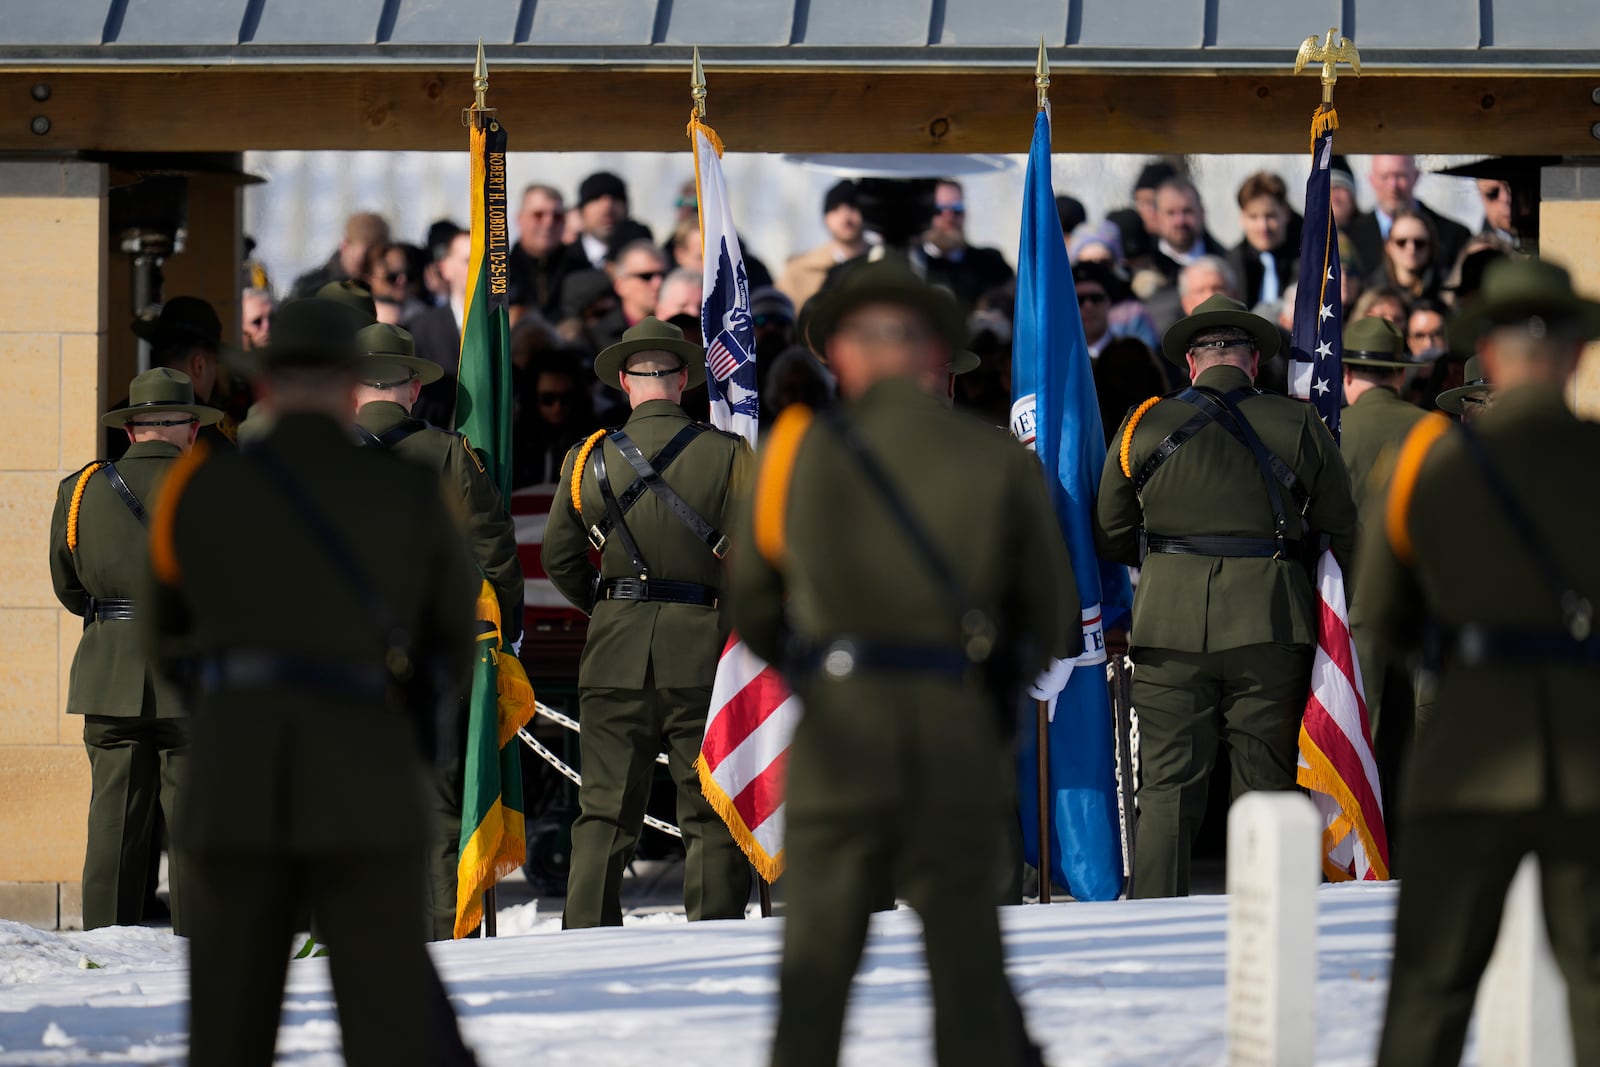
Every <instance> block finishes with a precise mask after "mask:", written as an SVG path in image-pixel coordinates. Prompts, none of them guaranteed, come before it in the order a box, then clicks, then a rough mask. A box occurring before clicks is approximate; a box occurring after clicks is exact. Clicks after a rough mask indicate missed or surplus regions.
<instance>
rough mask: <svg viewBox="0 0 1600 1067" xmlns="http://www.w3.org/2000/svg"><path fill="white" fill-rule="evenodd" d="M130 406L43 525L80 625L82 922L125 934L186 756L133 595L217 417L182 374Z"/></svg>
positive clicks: (66, 602) (76, 696) (177, 895)
mask: <svg viewBox="0 0 1600 1067" xmlns="http://www.w3.org/2000/svg"><path fill="white" fill-rule="evenodd" d="M128 397H129V400H128V402H127V403H126V404H124V405H121V406H119V407H117V408H116V409H114V410H112V411H110V412H107V413H106V415H105V416H104V417H103V418H102V419H101V420H100V421H101V423H102V424H104V425H105V426H108V427H116V428H117V429H119V430H120V431H121V432H122V433H123V434H124V436H125V437H126V438H127V440H128V442H129V444H128V449H127V452H126V453H125V454H124V455H123V456H122V457H121V458H120V459H118V460H116V461H115V462H109V463H108V462H95V463H90V464H88V465H87V466H85V467H84V468H83V469H82V470H80V471H78V472H77V473H76V474H73V475H70V476H68V477H66V478H64V479H62V481H61V485H60V486H59V487H58V488H57V490H56V508H55V514H54V515H53V516H52V517H51V520H50V576H51V579H52V581H53V583H54V585H55V590H56V598H57V599H58V600H60V601H61V604H62V606H63V607H65V608H66V609H67V610H68V611H70V612H72V613H73V614H74V615H81V616H82V617H83V638H82V640H81V641H79V642H78V651H77V652H76V653H75V654H74V655H73V657H72V682H71V685H70V687H69V688H68V690H67V714H69V715H82V716H83V744H84V747H85V748H86V749H88V751H89V771H90V775H91V778H92V782H93V785H92V788H91V791H90V794H89V847H88V852H87V855H86V856H85V859H84V864H83V925H84V929H86V930H93V929H96V928H97V927H101V926H132V925H134V924H136V923H138V922H139V921H140V920H141V919H143V918H145V915H144V914H143V908H144V904H145V900H146V896H147V892H146V891H147V887H148V885H149V875H150V874H151V873H152V872H151V871H150V870H149V864H150V863H151V862H153V861H154V859H155V857H156V855H157V853H155V852H154V850H152V848H151V839H152V836H153V835H154V833H155V830H156V822H157V819H158V814H157V809H158V807H159V810H160V815H161V816H164V817H165V818H166V821H167V825H168V826H169V827H171V826H172V825H173V823H174V820H175V817H176V802H177V797H178V792H179V789H180V788H181V783H182V780H183V769H184V766H185V763H186V762H187V760H188V755H189V723H188V720H187V719H186V718H184V716H183V708H182V706H181V702H180V700H179V695H178V693H177V691H176V690H175V689H174V688H173V687H172V685H171V684H170V683H169V682H168V681H167V680H166V679H165V678H164V677H163V676H161V674H160V673H158V672H157V671H155V670H152V669H151V667H150V664H149V663H148V662H147V660H146V659H145V656H144V653H143V650H142V649H141V648H140V646H139V635H138V628H137V627H135V626H134V625H133V620H134V618H135V617H136V616H137V613H138V610H139V609H138V602H137V597H138V593H139V587H140V585H141V584H142V583H143V580H144V574H145V570H146V568H147V567H148V565H149V564H148V560H147V556H146V552H145V525H146V524H147V523H148V521H149V518H148V516H149V512H150V509H151V508H152V507H153V506H154V501H155V495H156V490H157V489H158V487H159V485H160V481H161V479H162V478H163V477H164V476H165V475H166V473H167V470H168V468H170V467H171V466H172V463H173V461H174V460H176V459H177V458H178V457H179V456H180V455H182V454H183V453H184V452H186V451H187V450H188V449H189V448H190V447H191V446H193V444H194V442H195V438H196V435H197V434H198V433H199V432H200V429H201V427H202V426H213V425H215V424H216V422H217V420H218V419H220V418H221V417H222V412H220V411H218V410H216V409H215V408H211V407H206V406H205V405H203V404H196V403H195V399H194V388H193V386H192V385H191V384H190V381H189V378H188V376H187V375H185V374H182V373H180V372H178V371H175V370H171V369H169V368H167V367H156V368H153V369H151V370H148V371H145V372H144V373H143V374H141V375H139V376H138V377H137V378H135V379H134V380H133V383H132V384H131V385H130V386H129V387H128ZM182 882H183V864H182V863H181V861H180V859H179V857H178V856H177V855H174V856H173V857H172V863H171V864H170V868H169V870H168V883H169V885H170V887H171V890H172V905H171V906H172V926H173V929H174V930H175V931H176V932H178V933H184V932H185V928H184V925H183V921H182V915H181V913H180V910H179V907H180V899H181V888H182Z"/></svg>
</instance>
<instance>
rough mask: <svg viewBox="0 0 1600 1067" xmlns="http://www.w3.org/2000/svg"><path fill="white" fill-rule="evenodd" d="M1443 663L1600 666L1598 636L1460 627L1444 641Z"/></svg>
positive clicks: (1551, 631) (1550, 631)
mask: <svg viewBox="0 0 1600 1067" xmlns="http://www.w3.org/2000/svg"><path fill="white" fill-rule="evenodd" d="M1445 647H1446V662H1448V663H1456V664H1459V665H1461V666H1463V667H1478V666H1482V665H1484V664H1495V663H1503V664H1508V665H1511V664H1529V663H1539V664H1547V665H1549V664H1569V665H1574V666H1587V667H1600V639H1596V638H1594V637H1589V638H1586V639H1584V640H1581V641H1580V640H1578V639H1577V638H1575V637H1573V636H1572V635H1571V634H1564V633H1561V632H1560V631H1559V630H1549V631H1545V630H1492V629H1489V628H1488V627H1484V626H1463V627H1462V628H1461V629H1459V630H1457V631H1455V633H1454V636H1453V639H1451V640H1449V641H1448V642H1447V644H1446V646H1445Z"/></svg>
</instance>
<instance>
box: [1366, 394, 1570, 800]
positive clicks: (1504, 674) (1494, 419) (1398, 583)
mask: <svg viewBox="0 0 1600 1067" xmlns="http://www.w3.org/2000/svg"><path fill="white" fill-rule="evenodd" d="M1473 427H1474V428H1475V429H1476V430H1477V431H1478V433H1479V435H1480V436H1481V438H1482V440H1483V443H1484V446H1485V448H1486V449H1487V450H1488V452H1489V454H1490V456H1491V457H1492V458H1493V461H1494V462H1495V464H1496V470H1498V471H1499V472H1500V476H1501V477H1502V478H1503V479H1504V480H1505V481H1507V482H1508V483H1509V484H1510V485H1511V487H1512V492H1513V493H1514V494H1515V497H1516V499H1517V501H1518V502H1519V503H1520V504H1521V505H1522V507H1523V508H1524V509H1525V511H1526V513H1527V514H1528V516H1529V517H1530V519H1531V520H1532V523H1533V525H1534V528H1535V529H1536V530H1537V531H1538V532H1539V535H1540V536H1541V537H1542V538H1543V540H1544V542H1545V544H1546V545H1547V546H1548V548H1549V550H1550V552H1551V553H1552V554H1553V555H1554V556H1555V558H1556V560H1558V561H1559V564H1560V566H1561V568H1562V570H1563V571H1564V572H1565V573H1566V576H1567V578H1568V580H1570V581H1572V582H1574V583H1576V584H1577V588H1578V590H1579V591H1580V592H1582V593H1583V594H1585V595H1586V596H1588V597H1590V598H1594V597H1596V596H1597V595H1600V553H1596V552H1595V545H1596V543H1597V542H1600V500H1597V499H1596V498H1595V496H1594V495H1593V494H1592V493H1588V492H1584V491H1582V490H1581V488H1580V487H1579V486H1577V485H1575V483H1574V481H1573V478H1574V475H1575V473H1576V472H1586V471H1590V470H1593V469H1595V468H1596V467H1597V466H1600V425H1596V424H1595V423H1592V422H1585V421H1582V420H1580V419H1578V418H1576V417H1575V416H1574V415H1573V414H1572V412H1571V410H1570V409H1569V408H1568V407H1567V406H1566V404H1565V402H1564V401H1563V400H1562V396H1561V392H1560V391H1559V390H1558V389H1555V388H1550V387H1542V386H1525V387H1522V388H1518V389H1514V390H1507V391H1506V392H1504V393H1500V394H1497V395H1496V397H1495V404H1494V407H1493V408H1491V409H1490V410H1489V411H1488V412H1487V413H1485V414H1484V415H1483V416H1482V417H1480V418H1479V419H1478V420H1477V421H1476V422H1474V423H1473ZM1459 433H1460V431H1459V430H1454V429H1452V430H1451V431H1449V432H1448V433H1447V434H1446V435H1445V437H1444V438H1443V439H1441V440H1439V441H1438V442H1437V443H1435V444H1434V446H1433V447H1432V448H1431V449H1430V450H1429V451H1428V453H1427V458H1426V460H1425V461H1424V463H1423V464H1422V467H1421V470H1420V472H1419V474H1418V477H1417V480H1416V487H1415V492H1414V493H1413V494H1412V495H1411V497H1410V502H1409V506H1408V507H1406V508H1404V510H1403V515H1404V516H1405V518H1404V522H1403V528H1404V529H1405V531H1406V532H1407V534H1408V536H1409V538H1410V541H1411V544H1412V546H1414V547H1413V549H1412V551H1411V552H1409V553H1407V555H1406V558H1405V559H1402V558H1400V557H1399V556H1398V555H1397V554H1396V550H1395V546H1394V545H1393V544H1391V543H1390V536H1389V531H1388V530H1387V529H1386V527H1387V526H1388V522H1387V521H1383V522H1369V523H1368V524H1367V526H1366V529H1365V531H1364V537H1365V540H1364V541H1363V543H1362V552H1363V555H1362V565H1361V577H1360V581H1359V585H1358V588H1357V600H1358V601H1360V602H1361V603H1363V604H1364V605H1365V607H1366V617H1367V620H1368V622H1369V624H1370V625H1372V626H1373V627H1374V628H1375V630H1376V636H1377V638H1378V639H1379V640H1381V641H1384V642H1387V643H1389V644H1391V645H1393V646H1395V647H1396V648H1397V649H1400V650H1412V649H1415V648H1417V647H1419V645H1420V642H1421V638H1422V633H1423V629H1422V628H1423V624H1424V622H1425V621H1426V620H1427V619H1428V617H1429V616H1432V617H1433V618H1434V619H1437V620H1439V621H1440V622H1441V623H1443V624H1444V625H1445V626H1447V627H1459V626H1464V625H1468V624H1478V625H1482V626H1485V627H1490V628H1511V629H1524V630H1541V631H1548V632H1552V633H1560V632H1562V631H1563V625H1562V616H1561V611H1560V608H1559V606H1558V598H1557V593H1556V591H1555V590H1553V589H1552V588H1551V587H1550V584H1549V582H1548V581H1547V580H1546V579H1545V578H1544V576H1543V573H1542V572H1541V571H1540V569H1539V568H1538V566H1537V565H1536V564H1535V562H1534V557H1533V555H1532V553H1531V552H1529V551H1528V549H1527V548H1526V547H1525V546H1524V544H1523V542H1522V540H1521V538H1519V537H1518V536H1517V535H1516V533H1515V532H1514V531H1513V529H1512V527H1511V526H1510V524H1509V523H1508V522H1507V521H1506V519H1505V518H1504V516H1503V514H1502V509H1501V507H1500V506H1499V504H1497V503H1496V500H1495V497H1494V496H1493V495H1492V494H1491V492H1490V490H1489V488H1488V485H1487V484H1486V483H1485V482H1484V480H1483V476H1482V474H1481V473H1479V471H1478V469H1477V466H1476V464H1475V463H1474V461H1473V459H1472V457H1471V456H1470V455H1469V454H1468V452H1467V451H1466V446H1465V445H1463V444H1462V442H1461V440H1460V436H1459ZM1402 463H1403V460H1402ZM1401 480H1402V479H1401V478H1400V476H1399V474H1398V473H1397V475H1396V487H1395V488H1396V489H1399V488H1400V484H1399V483H1400V482H1401ZM1386 512H1387V508H1386ZM1386 520H1387V514H1386ZM1596 678H1597V676H1596V674H1595V672H1594V668H1592V667H1582V666H1565V665H1554V664H1549V663H1503V662H1502V663H1490V664H1483V665H1479V666H1475V667H1463V666H1460V665H1459V664H1457V665H1451V664H1449V663H1448V662H1447V663H1446V666H1445V667H1444V670H1443V673H1442V675H1441V677H1440V679H1439V690H1438V696H1437V699H1436V702H1435V706H1434V712H1433V718H1432V719H1431V720H1430V721H1429V722H1428V724H1427V726H1426V727H1425V728H1423V729H1421V730H1419V731H1418V735H1417V741H1416V747H1415V748H1414V749H1413V751H1412V756H1411V774H1412V778H1411V780H1410V782H1409V784H1408V786H1407V788H1406V790H1405V792H1404V794H1403V795H1404V798H1405V801H1406V806H1407V809H1408V810H1410V811H1412V812H1424V811H1426V812H1435V811H1463V810H1480V811H1499V812H1506V811H1531V810H1533V809H1536V808H1538V807H1539V806H1540V805H1541V804H1544V803H1550V804H1552V805H1554V806H1556V807H1558V808H1562V809H1565V810H1568V811H1582V812H1588V813H1593V812H1596V811H1600V772H1597V770H1596V768H1600V715H1597V714H1596V713H1595V707H1596V703H1597V700H1600V683H1597V681H1596ZM1547 771H1548V772H1550V773H1547ZM1552 775H1553V777H1552Z"/></svg>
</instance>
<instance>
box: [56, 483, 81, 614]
mask: <svg viewBox="0 0 1600 1067" xmlns="http://www.w3.org/2000/svg"><path fill="white" fill-rule="evenodd" d="M76 481H77V479H76V478H70V479H68V480H67V481H66V482H63V483H62V484H61V488H60V489H59V490H58V491H57V492H56V510H55V513H54V514H53V515H51V516H50V581H51V584H52V585H54V586H55V590H56V599H57V600H59V601H61V606H62V607H64V608H66V609H67V610H68V611H70V612H72V613H73V614H74V615H82V614H83V612H84V607H85V600H86V598H87V596H88V592H87V591H86V590H85V589H84V588H83V583H82V582H81V581H80V580H79V579H78V566H77V562H76V561H75V560H74V559H73V558H72V551H71V549H69V548H68V547H67V512H68V510H69V509H70V508H71V506H72V493H73V490H74V489H75V488H76Z"/></svg>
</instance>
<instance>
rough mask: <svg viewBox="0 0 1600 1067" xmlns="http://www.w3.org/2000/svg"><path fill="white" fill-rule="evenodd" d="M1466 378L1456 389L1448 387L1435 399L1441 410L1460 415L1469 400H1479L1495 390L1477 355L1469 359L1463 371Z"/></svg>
mask: <svg viewBox="0 0 1600 1067" xmlns="http://www.w3.org/2000/svg"><path fill="white" fill-rule="evenodd" d="M1462 373H1463V375H1464V377H1465V378H1466V380H1465V381H1463V382H1462V383H1461V384H1460V385H1458V386H1456V387H1455V388H1454V389H1446V390H1445V391H1444V392H1442V393H1440V394H1439V396H1438V398H1437V399H1435V400H1434V404H1435V405H1437V406H1438V408H1439V410H1440V411H1448V412H1449V413H1450V414H1452V415H1459V414H1461V412H1462V411H1463V410H1465V408H1466V405H1467V401H1469V400H1477V399H1480V398H1482V397H1486V396H1488V395H1489V394H1490V393H1491V392H1493V391H1494V387H1493V386H1491V385H1490V384H1489V379H1488V378H1486V377H1484V374H1483V362H1482V361H1481V360H1480V359H1478V357H1477V356H1473V357H1472V358H1470V359H1468V360H1467V363H1466V367H1465V368H1464V369H1463V371H1462Z"/></svg>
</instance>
